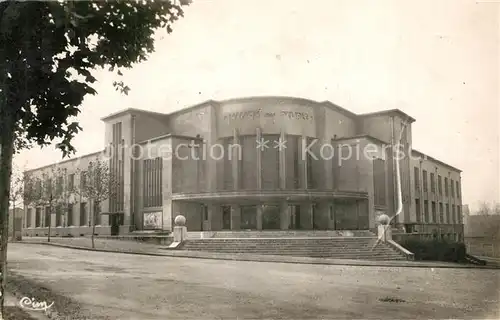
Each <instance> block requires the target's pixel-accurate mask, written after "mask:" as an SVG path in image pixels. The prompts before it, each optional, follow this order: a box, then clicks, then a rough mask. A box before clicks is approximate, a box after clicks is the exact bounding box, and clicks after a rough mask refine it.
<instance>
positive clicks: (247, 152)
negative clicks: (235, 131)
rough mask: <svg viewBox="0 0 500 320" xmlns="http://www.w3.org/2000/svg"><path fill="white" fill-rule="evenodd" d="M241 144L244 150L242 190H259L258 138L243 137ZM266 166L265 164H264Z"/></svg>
mask: <svg viewBox="0 0 500 320" xmlns="http://www.w3.org/2000/svg"><path fill="white" fill-rule="evenodd" d="M240 144H241V149H242V159H241V162H240V164H241V184H240V186H241V188H242V189H244V190H255V189H257V174H261V173H260V172H258V173H257V172H255V171H256V170H257V152H259V151H260V150H259V149H257V137H256V136H241V137H240ZM262 165H263V166H264V164H262ZM231 181H232V180H231Z"/></svg>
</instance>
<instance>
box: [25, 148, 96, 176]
mask: <svg viewBox="0 0 500 320" xmlns="http://www.w3.org/2000/svg"><path fill="white" fill-rule="evenodd" d="M102 152H104V150H101V151H96V152H92V153H88V154H84V155H82V156H79V157H75V158H69V159H66V160H63V161H60V162H55V163H51V164H47V165H45V166H41V167H38V168H33V169H29V170H25V171H24V173H29V172H33V171H38V170H42V169H46V168H50V167H52V166H54V165H60V164H63V163H68V162H71V161H75V160H78V159H83V158H87V157H92V156H95V155H98V154H99V153H102Z"/></svg>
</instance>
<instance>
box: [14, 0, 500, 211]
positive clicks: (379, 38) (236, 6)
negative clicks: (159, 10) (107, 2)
mask: <svg viewBox="0 0 500 320" xmlns="http://www.w3.org/2000/svg"><path fill="white" fill-rule="evenodd" d="M499 16H500V6H499V4H498V2H497V3H495V1H491V0H490V1H477V3H476V1H474V0H430V1H428V0H425V1H422V0H420V1H417V0H415V1H406V0H394V1H389V0H387V1H385V0H377V1H369V0H367V1H361V0H345V1H344V0H325V1H322V0H314V1H312V0H311V1H298V0H267V1H265V0H254V1H250V0H194V3H193V4H192V5H191V6H190V8H188V9H186V12H185V18H183V19H182V20H180V21H179V22H178V23H177V24H175V25H174V32H173V33H172V34H171V35H167V36H165V37H164V38H163V39H161V40H159V41H158V42H157V51H156V53H154V54H153V55H152V56H151V57H150V59H149V61H148V62H146V63H143V64H141V65H137V66H136V67H135V68H134V69H132V70H130V71H128V72H126V73H125V76H124V79H123V80H124V81H125V82H126V83H127V84H128V85H129V86H130V87H131V88H132V91H131V92H130V93H129V95H128V96H124V95H120V94H118V93H116V92H115V91H114V88H113V87H112V82H113V80H115V77H114V76H113V75H111V74H108V73H105V72H99V73H98V79H99V80H100V81H99V83H98V84H97V85H96V87H95V88H96V89H97V91H98V92H99V94H98V95H96V96H93V97H89V98H88V99H86V100H85V102H84V105H83V107H82V113H81V115H80V116H79V118H78V119H79V121H80V123H81V126H82V127H83V129H84V131H83V132H82V133H81V134H80V135H79V136H77V137H76V138H75V140H74V145H75V146H76V148H77V150H78V154H77V155H83V154H86V153H90V152H94V151H97V150H100V149H101V148H103V144H104V125H103V123H102V122H101V121H100V118H101V117H102V116H105V115H108V114H109V113H112V112H116V111H118V110H121V109H124V108H128V107H134V108H142V109H146V110H151V111H158V112H165V113H168V112H171V111H174V110H178V109H181V108H184V107H187V106H190V105H192V104H196V103H199V102H202V101H205V100H208V99H215V100H217V99H218V100H222V99H227V98H234V97H240V96H254V95H289V96H297V97H304V98H310V99H313V100H317V101H322V100H330V101H332V102H333V103H336V104H338V105H340V106H342V107H344V108H347V109H349V110H351V111H353V112H355V113H363V112H371V111H378V110H382V109H388V108H399V109H401V110H403V111H404V112H406V113H408V114H410V115H411V116H413V117H414V118H416V120H417V121H416V122H415V123H414V124H413V147H414V148H415V149H417V150H419V151H422V152H424V153H426V154H428V155H430V156H432V157H435V158H438V159H440V160H442V161H444V162H446V163H449V164H451V165H453V166H456V167H458V168H460V169H462V170H463V171H464V172H463V174H462V183H463V199H464V201H463V202H464V204H467V203H469V204H471V205H472V207H475V204H476V203H477V202H478V201H481V200H486V201H500V199H499V196H500V191H499V176H500V172H499V160H498V159H499V145H500V141H499V94H498V92H499V91H498V89H499V73H500V64H499V57H500V51H499V40H500V38H499V34H500V28H499V27H500V25H499ZM60 158H61V154H60V153H59V152H58V151H55V150H54V149H53V148H52V147H48V148H45V149H43V150H40V149H33V150H30V151H25V152H23V153H22V154H21V155H18V156H17V157H16V164H17V165H18V166H19V167H21V168H24V167H26V168H34V167H38V166H42V165H46V164H49V163H51V162H55V161H58V160H60Z"/></svg>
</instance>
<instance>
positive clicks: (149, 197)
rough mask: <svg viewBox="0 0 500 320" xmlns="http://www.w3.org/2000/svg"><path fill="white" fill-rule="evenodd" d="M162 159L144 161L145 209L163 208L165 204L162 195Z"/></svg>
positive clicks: (143, 189) (143, 190)
mask: <svg viewBox="0 0 500 320" xmlns="http://www.w3.org/2000/svg"><path fill="white" fill-rule="evenodd" d="M162 174H163V163H162V158H161V157H157V158H154V159H145V160H143V186H142V192H143V201H144V204H143V205H144V207H145V208H149V207H161V206H162V203H163V196H162V195H163V193H162V190H163V188H162V183H161V181H162Z"/></svg>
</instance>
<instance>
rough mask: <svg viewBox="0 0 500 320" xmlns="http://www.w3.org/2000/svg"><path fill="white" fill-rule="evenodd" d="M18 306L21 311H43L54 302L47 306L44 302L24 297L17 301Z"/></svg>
mask: <svg viewBox="0 0 500 320" xmlns="http://www.w3.org/2000/svg"><path fill="white" fill-rule="evenodd" d="M19 305H20V306H21V308H23V309H28V310H33V311H44V310H48V309H49V308H50V307H52V306H53V305H54V302H52V303H51V304H47V302H45V301H36V300H35V298H31V299H30V298H28V297H24V298H22V299H21V301H19Z"/></svg>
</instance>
